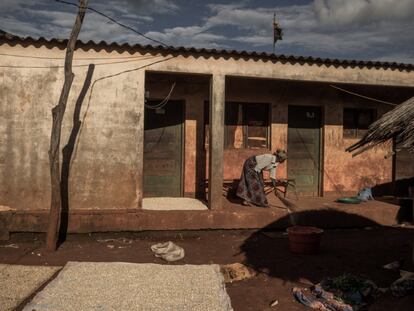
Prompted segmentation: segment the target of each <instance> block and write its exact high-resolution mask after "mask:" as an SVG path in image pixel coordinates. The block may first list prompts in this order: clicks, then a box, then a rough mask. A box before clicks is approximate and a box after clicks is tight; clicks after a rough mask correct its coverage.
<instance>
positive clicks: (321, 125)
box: [286, 104, 325, 197]
mask: <svg viewBox="0 0 414 311" xmlns="http://www.w3.org/2000/svg"><path fill="white" fill-rule="evenodd" d="M289 107H305V108H307V107H312V108H318V109H319V110H320V118H319V159H318V189H317V191H316V192H317V197H323V194H324V192H323V182H324V175H325V174H324V172H325V169H324V161H323V160H324V158H325V148H324V146H325V135H324V133H325V127H324V124H325V107H324V106H323V105H306V104H305V105H304V104H299V105H295V104H288V118H287V144H286V145H287V149H288V163H289ZM286 169H287V173H288V172H289V164H288V167H287V168H286Z"/></svg>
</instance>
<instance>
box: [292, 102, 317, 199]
mask: <svg viewBox="0 0 414 311" xmlns="http://www.w3.org/2000/svg"><path fill="white" fill-rule="evenodd" d="M287 152H288V161H287V168H288V178H294V179H295V180H296V190H297V193H298V194H299V195H303V196H319V195H320V184H321V176H320V171H321V170H320V167H321V161H320V155H321V109H320V107H312V106H309V107H306V106H289V110H288V151H287Z"/></svg>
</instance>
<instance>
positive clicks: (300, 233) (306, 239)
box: [287, 226, 323, 254]
mask: <svg viewBox="0 0 414 311" xmlns="http://www.w3.org/2000/svg"><path fill="white" fill-rule="evenodd" d="M287 233H288V239H289V249H290V251H291V252H292V253H297V254H316V253H318V252H319V249H320V244H321V237H322V234H323V230H322V229H319V228H316V227H306V226H293V227H289V228H288V229H287Z"/></svg>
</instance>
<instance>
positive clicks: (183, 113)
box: [142, 97, 187, 198]
mask: <svg viewBox="0 0 414 311" xmlns="http://www.w3.org/2000/svg"><path fill="white" fill-rule="evenodd" d="M164 99H165V98H158V97H152V98H148V99H146V101H149V102H150V101H162V100H164ZM168 101H171V102H180V103H181V104H182V107H183V110H182V116H181V117H182V123H181V163H180V164H181V172H180V198H183V197H184V193H185V189H184V187H185V183H184V178H185V174H184V171H185V167H184V165H185V143H186V141H185V133H186V132H185V121H186V120H187V118H186V111H187V109H186V108H187V107H186V104H187V102H186V100H185V99H170V100H168ZM145 109H146V107H145V105H144V112H145ZM144 133H145V113H144ZM143 144H144V146H145V136H144V141H143ZM143 165H145V155H144V157H143ZM142 175H144V171H143V172H142ZM142 179H143V180H144V176H142ZM143 186H144V185H143ZM142 189H143V190H144V187H142ZM142 197H143V198H145V193H144V191H143V196H142Z"/></svg>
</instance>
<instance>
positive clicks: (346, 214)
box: [0, 197, 400, 233]
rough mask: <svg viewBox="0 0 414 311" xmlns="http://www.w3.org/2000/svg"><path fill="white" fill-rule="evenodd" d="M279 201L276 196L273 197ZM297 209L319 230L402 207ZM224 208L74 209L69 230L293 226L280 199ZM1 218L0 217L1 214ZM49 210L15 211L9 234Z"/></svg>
mask: <svg viewBox="0 0 414 311" xmlns="http://www.w3.org/2000/svg"><path fill="white" fill-rule="evenodd" d="M275 200H276V199H275ZM294 202H295V204H296V205H298V207H299V209H298V212H297V213H295V215H296V219H297V224H301V225H313V226H318V227H321V228H349V227H367V226H379V225H382V226H392V225H395V224H397V223H398V219H399V213H400V207H399V206H398V205H394V204H390V203H385V202H381V201H377V200H375V201H369V202H366V203H361V204H340V203H336V202H335V198H332V197H330V198H329V197H318V198H300V199H299V200H298V201H296V200H294ZM223 203H224V204H223V208H222V209H213V210H169V211H160V210H144V209H142V210H141V209H111V210H97V209H93V210H92V209H91V210H72V211H71V212H70V213H69V221H68V231H69V232H73V233H74V232H77V233H82V232H83V233H84V232H109V231H143V230H202V229H259V228H269V229H270V228H275V229H283V228H286V227H288V226H289V225H290V217H289V214H288V212H287V211H286V210H285V209H283V208H282V207H283V205H282V204H281V202H275V201H271V203H272V204H274V205H275V206H278V207H272V208H259V207H246V206H242V205H240V204H238V203H237V202H231V201H229V200H227V199H225V200H224V202H223ZM0 217H1V216H0ZM47 221H48V210H21V211H16V212H14V213H13V215H12V217H11V219H10V223H9V231H10V232H45V231H46V228H47Z"/></svg>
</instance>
